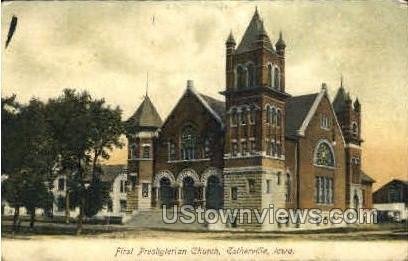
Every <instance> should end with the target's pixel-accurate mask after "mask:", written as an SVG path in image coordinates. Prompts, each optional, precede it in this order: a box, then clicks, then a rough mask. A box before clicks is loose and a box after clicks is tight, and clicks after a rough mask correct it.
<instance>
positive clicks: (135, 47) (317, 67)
mask: <svg viewBox="0 0 408 261" xmlns="http://www.w3.org/2000/svg"><path fill="white" fill-rule="evenodd" d="M255 6H258V9H259V11H260V14H261V16H262V17H263V19H264V22H265V26H266V29H267V31H268V34H269V36H270V38H271V40H272V41H274V42H275V41H276V40H277V35H278V32H279V31H280V30H282V31H283V35H284V39H285V41H286V43H287V52H286V57H287V58H286V89H287V91H288V92H289V93H291V94H292V95H299V94H305V93H310V92H317V91H319V89H320V85H321V83H322V82H326V83H327V84H328V86H329V91H330V95H331V97H333V96H334V94H335V91H336V89H337V87H338V86H339V79H340V74H343V75H344V79H345V85H346V88H347V89H348V90H349V91H350V93H351V95H352V96H353V97H357V96H358V98H359V100H360V101H361V103H362V110H363V126H362V131H363V136H364V137H363V138H364V139H365V143H364V144H363V148H364V154H363V169H364V170H365V171H366V172H367V173H368V174H369V175H371V176H372V177H374V179H376V180H377V181H378V182H377V185H376V186H378V185H381V184H383V183H384V182H386V181H388V180H389V179H391V178H393V177H399V178H405V179H407V175H408V174H407V173H408V160H407V154H408V138H407V137H408V116H407V115H408V110H407V102H408V90H407V88H408V79H407V71H408V26H407V24H408V10H407V8H406V6H403V5H402V4H400V3H398V1H382V2H379V1H377V2H366V1H359V2H350V1H348V2H338V1H335V2H330V3H327V2H316V1H314V2H306V1H304V2H298V1H293V2H286V1H285V2H279V1H274V2H233V3H227V2H211V3H203V2H120V1H119V2H111V3H110V2H78V1H75V2H69V1H64V2H54V1H51V2H7V3H2V7H3V8H2V21H1V29H2V46H3V49H2V50H3V51H2V79H1V85H2V96H6V95H10V94H12V93H15V94H17V97H18V99H19V100H20V101H22V102H26V101H28V100H29V99H30V97H32V96H36V97H39V98H40V99H43V100H46V99H47V98H49V97H52V96H57V95H59V94H60V93H61V91H62V89H64V88H76V89H82V90H88V91H89V92H90V93H91V94H92V95H93V96H95V97H105V98H106V100H107V101H108V103H110V104H112V105H119V106H120V107H121V108H122V109H123V112H124V113H123V118H124V119H126V118H127V117H129V116H130V115H131V114H132V113H133V112H134V111H135V109H136V108H137V106H138V105H139V103H140V102H141V98H142V96H143V95H144V93H145V86H146V73H147V72H149V78H150V80H149V95H150V97H151V99H152V100H153V102H154V104H155V105H156V107H157V109H158V111H159V113H160V114H161V116H162V117H163V118H165V117H166V116H167V114H168V113H169V111H170V110H171V109H172V107H173V106H174V105H175V103H176V101H177V99H178V98H179V97H180V96H181V94H182V93H183V91H184V89H185V85H186V80H187V79H192V80H194V84H195V87H196V89H198V90H199V91H201V92H204V93H207V94H209V95H213V96H215V97H218V98H220V99H222V97H221V96H220V95H219V94H218V92H219V91H221V90H223V88H224V81H225V75H224V65H225V60H224V59H225V55H224V54H225V49H224V42H225V40H226V37H227V35H228V33H229V32H230V30H232V32H233V33H234V35H235V38H236V40H237V41H239V40H240V38H241V37H242V34H243V32H244V30H245V28H246V26H247V25H248V23H249V21H250V19H251V17H252V15H253V12H254V10H255ZM12 15H16V16H17V17H18V26H17V30H16V32H15V34H14V36H13V39H12V41H11V43H10V45H9V47H8V48H7V49H6V50H4V43H5V40H6V36H7V31H8V26H9V23H10V19H11V17H12ZM125 162H126V154H125V152H124V150H117V151H115V152H114V153H113V155H112V157H111V160H110V163H125Z"/></svg>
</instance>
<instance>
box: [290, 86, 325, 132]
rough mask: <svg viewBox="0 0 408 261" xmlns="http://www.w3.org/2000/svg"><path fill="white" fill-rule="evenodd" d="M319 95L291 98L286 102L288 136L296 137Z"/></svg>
mask: <svg viewBox="0 0 408 261" xmlns="http://www.w3.org/2000/svg"><path fill="white" fill-rule="evenodd" d="M318 95H319V93H312V94H307V95H301V96H294V97H290V98H289V99H287V101H286V106H285V110H286V112H285V113H286V120H285V134H286V136H292V137H293V136H296V135H297V134H298V130H299V129H300V127H301V126H302V124H303V122H304V121H305V119H306V116H307V115H308V113H309V111H310V110H311V108H312V106H313V103H314V102H315V100H316V98H317V96H318Z"/></svg>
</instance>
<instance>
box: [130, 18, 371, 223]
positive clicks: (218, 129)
mask: <svg viewBox="0 0 408 261" xmlns="http://www.w3.org/2000/svg"><path fill="white" fill-rule="evenodd" d="M285 47H286V44H285V42H284V40H283V36H282V33H280V35H279V38H278V39H277V41H276V43H275V44H273V42H272V40H271V39H270V38H269V36H268V34H267V32H266V30H265V28H264V24H263V21H262V19H261V18H260V15H259V13H258V11H255V14H254V15H253V17H252V20H251V21H250V23H249V25H248V27H247V29H246V31H245V33H244V36H243V37H242V40H241V42H240V43H239V44H238V45H237V44H236V42H235V40H234V37H233V35H232V33H231V34H230V35H229V37H228V39H227V41H226V70H225V75H226V83H225V89H224V90H221V91H222V92H221V93H222V94H223V95H224V96H225V101H220V100H217V99H215V98H212V97H209V96H207V95H205V94H202V93H199V92H198V91H197V90H196V89H195V88H194V86H193V82H192V81H188V82H187V88H186V90H185V92H184V94H183V95H182V97H181V98H180V99H179V101H178V102H177V104H176V105H175V107H174V109H173V110H172V111H171V113H170V115H168V117H167V118H166V120H165V121H162V119H161V118H160V116H159V114H158V113H157V111H156V109H155V107H154V105H153V103H152V102H151V100H150V99H149V97H148V96H147V95H146V97H145V98H144V100H143V102H142V104H141V105H140V106H139V108H138V109H137V111H136V112H135V113H134V114H133V116H131V117H130V118H129V119H128V121H127V138H128V144H129V145H128V177H129V178H128V180H129V181H130V184H131V185H130V187H131V189H130V191H128V202H127V208H128V211H129V212H132V211H134V210H146V209H151V208H159V207H160V206H162V205H167V206H173V205H174V204H177V205H183V204H189V205H193V206H203V207H205V208H213V209H219V208H252V209H254V208H257V209H262V208H268V207H269V205H270V204H273V205H274V206H275V208H281V207H282V208H301V209H302V208H316V207H317V208H321V209H322V210H323V211H328V210H330V209H332V208H340V209H345V208H348V207H351V208H361V207H371V185H372V183H373V182H374V181H373V180H372V179H371V178H370V177H368V176H367V175H366V174H364V172H363V171H362V170H361V160H362V149H361V143H362V142H363V140H362V139H361V105H360V103H359V101H358V99H356V100H355V101H354V102H353V101H352V99H351V98H350V95H349V94H348V93H347V92H346V90H345V88H344V86H343V82H341V84H340V87H339V89H338V91H337V94H336V96H335V98H334V101H333V102H332V101H331V100H330V98H329V95H328V92H327V87H326V85H325V84H322V87H321V90H319V92H317V93H311V94H307V95H301V96H292V95H290V92H289V90H288V89H287V88H286V85H285ZM255 226H260V227H262V226H263V224H258V225H255Z"/></svg>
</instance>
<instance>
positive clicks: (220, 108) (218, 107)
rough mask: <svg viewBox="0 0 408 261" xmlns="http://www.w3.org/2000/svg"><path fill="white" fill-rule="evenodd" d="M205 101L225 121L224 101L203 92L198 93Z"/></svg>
mask: <svg viewBox="0 0 408 261" xmlns="http://www.w3.org/2000/svg"><path fill="white" fill-rule="evenodd" d="M199 95H200V96H201V97H202V98H203V99H204V100H205V101H206V102H207V104H208V105H209V106H210V107H211V108H212V109H213V110H214V111H215V112H216V113H217V114H218V116H219V117H220V118H221V120H222V121H223V122H225V102H223V101H220V100H217V99H215V98H213V97H210V96H207V95H204V94H201V93H200V94H199Z"/></svg>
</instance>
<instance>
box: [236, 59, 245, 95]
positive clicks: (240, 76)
mask: <svg viewBox="0 0 408 261" xmlns="http://www.w3.org/2000/svg"><path fill="white" fill-rule="evenodd" d="M246 86H247V77H246V72H245V69H244V67H243V66H242V65H238V67H237V87H238V89H244V88H246Z"/></svg>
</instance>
